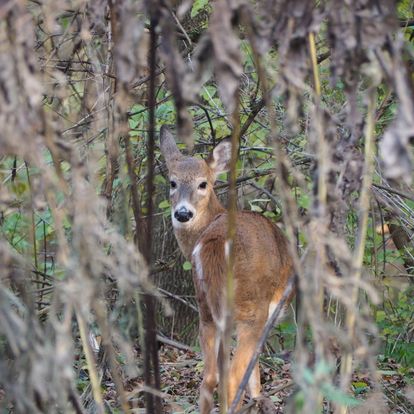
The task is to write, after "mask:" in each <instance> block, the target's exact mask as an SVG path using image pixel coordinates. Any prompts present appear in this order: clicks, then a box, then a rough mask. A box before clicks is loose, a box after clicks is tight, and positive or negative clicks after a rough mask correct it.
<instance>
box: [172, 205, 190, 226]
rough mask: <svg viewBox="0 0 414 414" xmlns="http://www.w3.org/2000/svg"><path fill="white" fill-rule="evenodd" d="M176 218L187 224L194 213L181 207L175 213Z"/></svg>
mask: <svg viewBox="0 0 414 414" xmlns="http://www.w3.org/2000/svg"><path fill="white" fill-rule="evenodd" d="M174 217H175V218H176V219H177V220H178V221H179V222H180V223H185V222H186V221H189V220H190V219H191V218H192V217H193V213H192V212H191V211H190V210H187V209H186V208H185V207H181V208H180V209H178V210H176V211H175V213H174Z"/></svg>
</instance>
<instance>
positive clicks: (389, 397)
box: [105, 345, 414, 414]
mask: <svg viewBox="0 0 414 414" xmlns="http://www.w3.org/2000/svg"><path fill="white" fill-rule="evenodd" d="M159 355H160V371H161V384H162V387H161V388H162V393H163V401H164V410H165V412H167V413H196V412H198V409H197V399H198V392H199V391H198V390H199V386H200V383H201V377H202V371H203V365H204V363H203V360H202V356H201V353H200V352H197V351H190V350H189V351H182V350H178V349H176V348H174V347H171V346H166V345H163V346H162V347H161V349H160V353H159ZM288 357H289V355H288V354H286V356H283V358H272V359H271V360H270V358H269V363H268V361H267V360H266V357H264V358H262V359H261V381H262V385H263V390H264V395H265V396H266V397H268V398H267V401H269V400H271V402H272V403H273V405H274V411H273V412H275V413H287V412H295V411H290V410H289V409H288V405H289V404H291V403H292V395H293V393H294V392H295V387H294V385H293V381H292V377H291V363H290V362H289V358H288ZM377 372H378V375H379V378H380V381H381V386H382V394H381V393H379V392H376V391H375V389H374V386H373V381H372V379H371V378H370V375H369V374H368V372H364V371H358V372H354V374H353V378H352V389H353V392H354V397H355V398H357V399H358V400H360V401H361V404H360V405H359V406H357V407H356V408H354V409H352V410H351V412H352V413H353V414H366V413H368V414H369V413H372V414H385V413H393V414H394V413H395V414H413V413H414V369H409V370H408V371H407V370H404V369H402V367H401V366H400V365H399V364H397V363H396V362H395V361H392V360H387V361H383V362H381V363H380V364H379V366H378V371H377ZM106 385H107V387H106V390H107V391H106V393H105V399H106V402H107V404H108V405H109V406H112V407H115V406H116V404H117V403H116V392H115V390H114V388H113V386H110V384H106ZM108 385H109V386H108ZM142 385H143V381H142V379H134V380H132V381H130V382H129V383H128V384H127V390H128V391H129V392H131V393H135V392H136V390H137V389H139V388H141V386H142ZM245 402H246V404H245V406H244V407H243V408H244V410H243V412H244V413H251V414H253V413H268V412H272V411H267V410H266V409H264V408H262V409H259V408H258V404H255V402H254V401H248V400H247V399H246V400H245ZM143 404H144V400H143V396H142V394H141V397H140V398H139V400H138V405H139V406H143ZM143 412H144V410H143ZM217 412H218V411H217ZM324 412H326V413H329V412H333V411H332V404H330V405H329V404H327V405H326V406H325V410H324Z"/></svg>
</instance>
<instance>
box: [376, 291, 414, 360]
mask: <svg viewBox="0 0 414 414" xmlns="http://www.w3.org/2000/svg"><path fill="white" fill-rule="evenodd" d="M376 322H377V325H378V327H379V329H380V335H381V338H382V339H383V341H384V347H383V352H384V356H385V357H387V358H393V359H395V360H396V361H397V362H400V363H403V364H404V365H406V366H408V367H411V368H414V342H413V340H412V332H413V330H414V287H413V286H410V287H409V288H408V289H406V290H404V291H402V292H400V293H399V295H398V300H397V301H396V302H395V303H392V302H391V301H389V300H387V301H386V302H385V304H384V308H383V309H382V310H378V311H377V312H376Z"/></svg>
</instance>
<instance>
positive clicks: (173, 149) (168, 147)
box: [160, 125, 182, 168]
mask: <svg viewBox="0 0 414 414" xmlns="http://www.w3.org/2000/svg"><path fill="white" fill-rule="evenodd" d="M160 149H161V153H162V155H163V157H164V158H165V161H166V163H167V168H170V166H171V163H172V162H174V161H175V160H177V159H179V158H180V157H182V154H181V152H180V150H179V149H178V147H177V144H176V143H175V139H174V137H173V135H172V134H171V132H170V130H169V129H168V128H167V127H166V126H165V125H163V126H162V127H161V130H160Z"/></svg>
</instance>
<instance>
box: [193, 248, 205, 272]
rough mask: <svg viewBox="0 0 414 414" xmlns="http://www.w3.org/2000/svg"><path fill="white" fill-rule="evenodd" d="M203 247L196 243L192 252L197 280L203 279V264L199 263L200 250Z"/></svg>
mask: <svg viewBox="0 0 414 414" xmlns="http://www.w3.org/2000/svg"><path fill="white" fill-rule="evenodd" d="M202 247H203V245H202V244H201V242H200V243H197V244H196V246H195V247H194V250H193V258H194V266H195V272H196V275H197V278H198V279H199V280H202V279H203V263H202V261H201V255H200V254H201V248H202Z"/></svg>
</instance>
